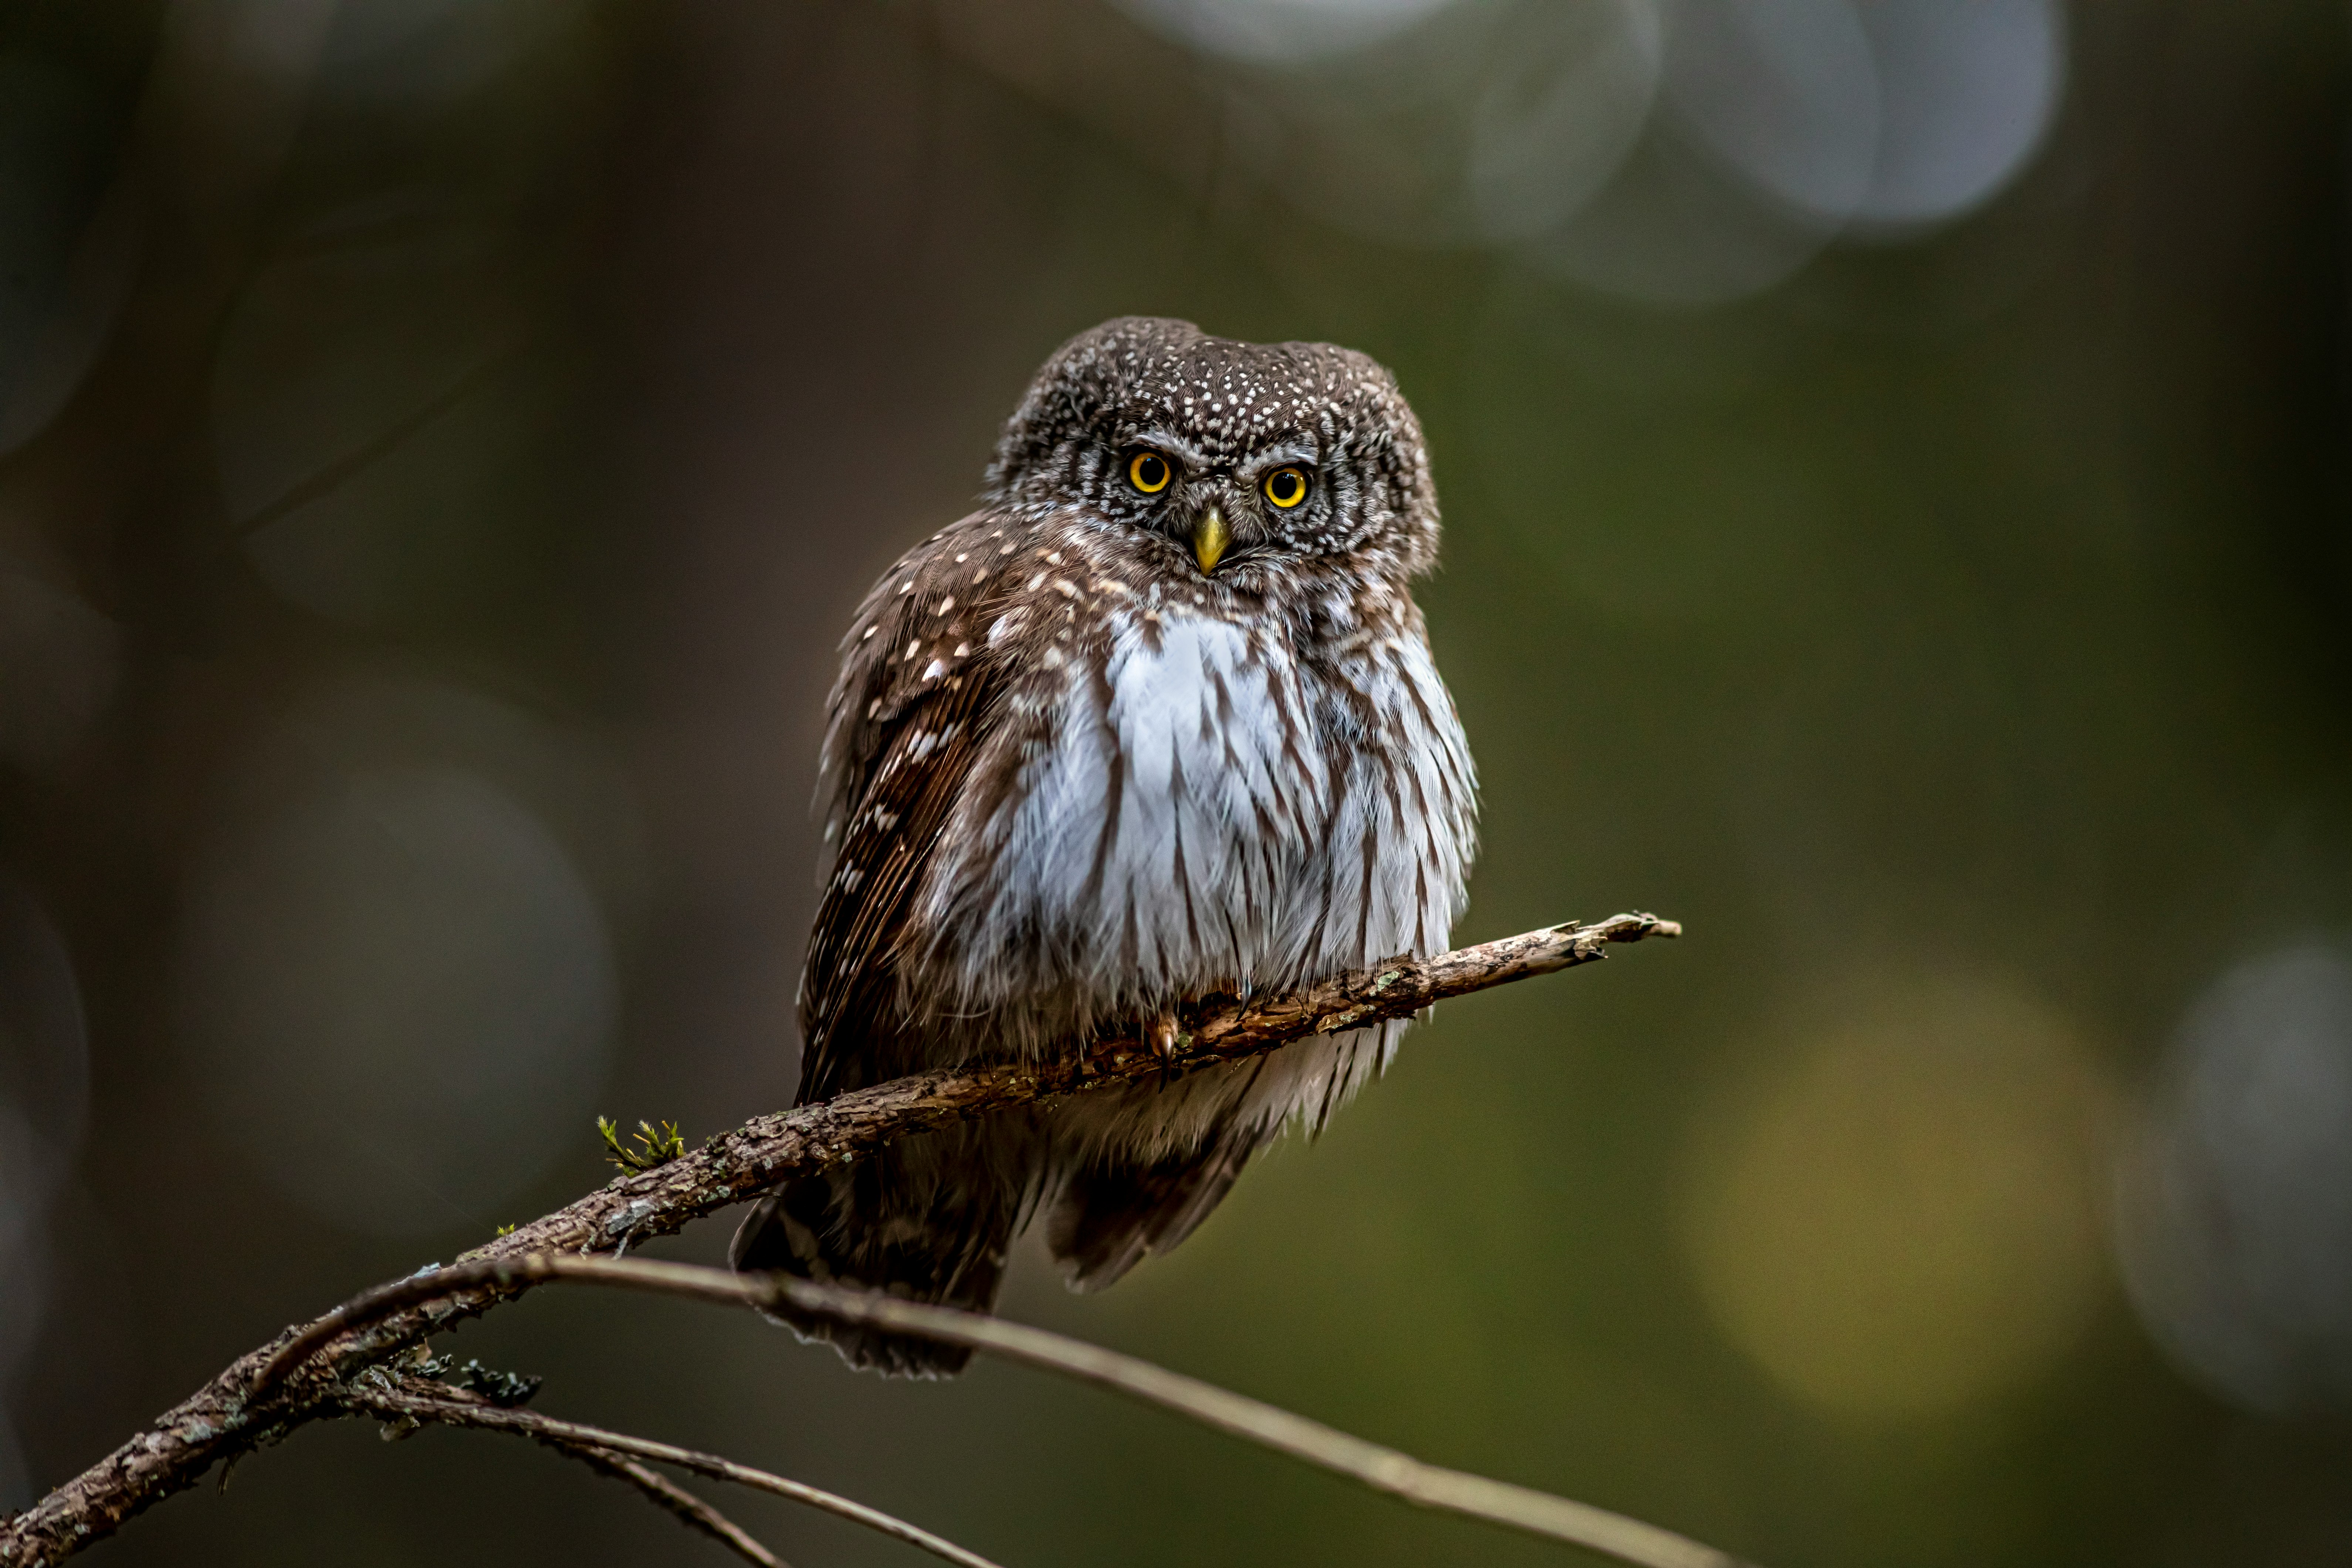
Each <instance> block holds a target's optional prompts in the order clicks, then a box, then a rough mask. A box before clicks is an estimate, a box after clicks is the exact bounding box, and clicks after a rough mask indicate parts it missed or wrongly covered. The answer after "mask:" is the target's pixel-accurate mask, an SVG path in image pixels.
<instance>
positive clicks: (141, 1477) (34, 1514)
mask: <svg viewBox="0 0 2352 1568" xmlns="http://www.w3.org/2000/svg"><path fill="white" fill-rule="evenodd" d="M1681 931H1682V928H1681V927H1680V926H1678V925H1676V924H1675V922H1673V921H1662V920H1659V919H1657V918H1656V917H1655V916H1653V915H1643V914H1625V915H1617V916H1613V917H1612V918H1611V919H1609V920H1605V921H1600V922H1598V923H1597V924H1593V925H1578V924H1574V923H1570V924H1566V925H1559V926H1553V927H1549V928H1547V929H1545V930H1542V931H1529V932H1528V933H1526V934H1525V935H1522V936H1515V937H1507V938H1505V939H1504V940H1502V941H1500V942H1485V943H1482V944H1480V945H1478V946H1475V947H1467V948H1460V949H1457V950H1455V951H1454V952H1445V953H1440V954H1439V955H1438V956H1436V957H1434V958H1430V959H1419V960H1416V959H1409V958H1397V959H1392V960H1391V961H1389V962H1388V963H1381V964H1377V965H1375V966H1373V967H1371V968H1370V969H1363V970H1357V971H1354V972H1352V973H1348V974H1344V975H1340V976H1339V977H1337V978H1335V979H1332V980H1328V981H1325V982H1322V983H1321V984H1316V985H1313V986H1309V987H1307V989H1306V990H1304V991H1300V992H1297V993H1292V994H1284V995H1279V996H1264V997H1256V998H1252V999H1249V1000H1245V1001H1244V1000H1238V999H1234V998H1230V997H1224V998H1210V999H1207V1000H1205V1001H1203V1002H1202V1003H1200V1004H1198V1005H1193V1006H1190V1007H1187V1008H1185V1009H1183V1010H1182V1011H1181V1014H1180V1016H1179V1027H1180V1033H1179V1035H1178V1037H1177V1042H1176V1046H1175V1048H1174V1049H1173V1051H1172V1052H1171V1053H1170V1054H1169V1055H1168V1056H1166V1057H1164V1058H1163V1057H1160V1056H1158V1055H1155V1054H1154V1053H1153V1052H1152V1050H1151V1049H1150V1047H1148V1046H1147V1045H1146V1044H1145V1042H1144V1041H1143V1040H1142V1039H1141V1038H1140V1037H1133V1036H1122V1037H1114V1038H1109V1039H1106V1040H1101V1041H1097V1042H1096V1043H1094V1044H1093V1045H1092V1046H1091V1047H1090V1048H1089V1049H1088V1050H1087V1052H1086V1053H1085V1054H1084V1055H1078V1054H1076V1053H1073V1054H1072V1055H1071V1056H1069V1057H1066V1058H1054V1059H1049V1060H1041V1061H1027V1062H1010V1063H993V1064H988V1065H982V1066H973V1067H964V1068H945V1069H941V1070H940V1071H936V1072H929V1073H922V1074H919V1075H916V1076H914V1077H911V1078H904V1079H896V1080H894V1081H892V1082H890V1083H885V1084H877V1085H876V1086H875V1087H873V1088H871V1089H859V1090H856V1091H855V1092H853V1093H850V1094H845V1095H842V1096H840V1097H839V1098H837V1099H835V1100H827V1101H825V1102H824V1103H823V1104H820V1105H806V1106H802V1107H799V1108H798V1109H796V1110H790V1111H785V1112H782V1113H779V1114H776V1115H771V1116H762V1117H757V1118H755V1119H753V1120H752V1121H749V1122H746V1123H745V1124H744V1125H743V1126H741V1127H740V1128H738V1129H736V1130H735V1131H731V1132H727V1133H722V1134H720V1135H719V1136H717V1137H714V1138H712V1139H710V1140H709V1142H706V1143H704V1145H703V1146H702V1147H701V1148H700V1149H699V1150H697V1151H694V1152H690V1153H688V1154H687V1155H685V1156H684V1157H682V1158H680V1159H677V1160H673V1161H671V1162H669V1163H666V1164H663V1165H659V1166H657V1167H656V1168H654V1169H652V1170H649V1171H642V1172H635V1173H628V1174H625V1175H623V1176H620V1177H618V1178H616V1179H614V1181H612V1182H610V1183H607V1184H605V1185H604V1188H603V1189H601V1190H600V1191H597V1192H594V1193H592V1194H588V1195H587V1196H586V1197H583V1198H582V1199H580V1200H579V1201H578V1202H576V1203H573V1204H571V1205H568V1206H566V1207H564V1208H562V1209H559V1210H557V1211H556V1212H555V1213H553V1214H551V1215H546V1216H544V1217H542V1218H541V1219H537V1220H533V1221H532V1222H531V1223H530V1224H529V1225H526V1226H521V1227H520V1228H519V1229H517V1230H515V1231H512V1232H510V1233H509V1234H508V1235H506V1236H502V1237H499V1238H498V1239H497V1240H495V1241H493V1242H491V1243H490V1244H489V1245H488V1246H486V1247H480V1248H478V1249H476V1250H475V1251H473V1252H470V1253H468V1254H467V1255H466V1258H467V1260H481V1261H489V1260H499V1259H505V1260H510V1261H514V1260H520V1259H521V1258H526V1257H530V1256H532V1255H543V1254H554V1253H571V1254H593V1253H599V1252H611V1251H613V1250H614V1249H615V1248H617V1247H621V1246H623V1245H625V1244H634V1243H635V1242H637V1241H641V1240H644V1239H646V1238H648V1237H658V1236H668V1235H672V1234H674V1233H676V1232H677V1231H678V1230H680V1229H682V1228H683V1227H684V1226H687V1225H688V1224H689V1223H691V1222H692V1221H694V1220H697V1219H699V1218H702V1217H703V1216H705V1215H709V1214H713V1213H716V1212H717V1211H719V1210H720V1209H723V1208H726V1207H728V1206H730V1205H734V1204H738V1203H741V1202H745V1201H748V1200H750V1199H751V1198H755V1197H758V1196H760V1195H761V1194H765V1193H766V1192H768V1191H770V1190H771V1189H772V1188H774V1187H776V1186H779V1185H781V1184H783V1183H784V1182H786V1181H789V1180H792V1179H793V1178H795V1177H800V1176H806V1175H814V1174H816V1173H820V1172H824V1171H827V1170H831V1169H833V1168H835V1166H838V1165H841V1164H845V1163H848V1162H850V1161H853V1160H856V1159H858V1158H860V1157H862V1156H864V1155H866V1154H869V1153H871V1152H874V1151H875V1150H877V1149H880V1148H883V1147H885V1146H887V1145H888V1144H890V1143H892V1142H897V1141H898V1140H899V1139H901V1138H906V1137H909V1136H912V1135H914V1134H917V1133H921V1132H928V1131H934V1130H936V1129H938V1128H940V1127H946V1126H950V1125H951V1124H953V1123H956V1122H960V1121H967V1120H970V1119H971V1118H973V1117H977V1116H982V1115H985V1114H987V1113H989V1112H990V1111H992V1110H998V1109H1000V1108H1003V1107H1007V1106H1015V1105H1025V1104H1030V1103H1033V1102H1034V1101H1036V1100H1045V1099H1051V1098H1055V1097H1059V1096H1066V1095H1077V1094H1086V1093H1089V1092H1096V1091H1098V1090H1099V1089H1102V1088H1104V1087H1106V1086H1108V1085H1113V1084H1121V1083H1129V1082H1135V1081H1139V1080H1144V1079H1163V1078H1167V1077H1172V1076H1177V1075H1181V1074H1182V1073H1185V1072H1188V1071H1192V1070H1194V1069H1196V1068H1202V1067H1207V1066H1210V1065H1213V1064H1214V1063H1218V1062H1229V1061H1237V1060H1241V1059H1244V1058H1249V1057H1253V1056H1257V1055H1261V1054H1263V1053H1265V1052H1266V1051H1270V1050H1273V1049H1276V1047H1281V1046H1284V1045H1287V1044H1289V1043H1290V1042H1292V1041H1294V1040H1300V1039H1304V1038H1306V1037H1308V1036H1310V1035H1317V1034H1327V1033H1332V1032H1336V1031H1339V1030H1342V1029H1350V1028H1358V1027H1361V1026H1365V1025H1368V1024H1374V1023H1379V1022H1381V1021H1383V1020H1385V1019H1389V1018H1402V1017H1405V1016H1410V1015H1411V1014H1413V1013H1416V1012H1419V1011H1420V1010H1422V1009H1423V1008H1425V1007H1428V1006H1431V1005H1433V1004H1435V1003H1438V1002H1441V1001H1444V1000H1445V999H1447V998H1449V997H1454V996H1461V995H1466V994H1469V993H1470V992H1473V991H1481V990H1485V989H1486V988H1487V987H1489V986H1494V985H1501V984H1507V983H1509V982H1512V981H1516V980H1524V979H1527V978H1528V977H1529V976H1531V975H1537V974H1548V973H1552V972H1553V971H1555V970H1560V969H1570V968H1574V967H1576V966H1577V965H1580V964H1584V963H1591V962H1593V961H1595V960H1597V959H1601V958H1604V957H1606V956H1607V955H1608V948H1609V946H1610V944H1612V943H1615V942H1639V941H1642V940H1643V938H1645V937H1653V936H1678V935H1680V934H1681ZM534 1282H535V1281H533V1280H531V1279H528V1278H526V1277H525V1275H524V1274H523V1273H521V1272H518V1273H516V1274H515V1275H514V1276H512V1277H511V1278H509V1279H504V1280H499V1279H492V1280H491V1281H489V1282H488V1283H485V1284H484V1285H482V1286H481V1287H479V1288H478V1289H470V1290H466V1291H461V1292H458V1293H456V1294H454V1295H441V1296H437V1297H432V1298H429V1301H428V1300H427V1299H419V1300H418V1301H417V1302H416V1303H415V1304H414V1305H413V1306H411V1307H410V1308H409V1309H408V1310H403V1311H399V1312H395V1313H394V1314H393V1315H391V1316H389V1317H385V1318H383V1319H382V1320H381V1321H373V1322H372V1323H371V1324H370V1325H369V1326H368V1327H366V1328H364V1329H362V1330H357V1331H351V1332H348V1333H341V1334H340V1337H338V1336H337V1333H336V1332H333V1331H331V1332H330V1333H329V1336H328V1337H329V1339H330V1340H331V1341H332V1343H331V1344H329V1345H328V1346H327V1347H326V1350H327V1353H325V1354H323V1355H321V1356H319V1357H318V1358H317V1359H315V1360H308V1361H306V1363H305V1364H304V1365H302V1366H301V1368H300V1370H299V1372H298V1373H294V1374H293V1375H291V1376H287V1377H285V1378H284V1381H283V1382H282V1384H278V1383H273V1384H270V1385H268V1387H267V1388H266V1390H265V1391H264V1392H261V1393H258V1394H257V1393H256V1389H255V1385H256V1380H257V1378H258V1377H259V1376H260V1375H261V1374H262V1373H263V1372H264V1370H265V1368H268V1367H270V1366H271V1365H272V1363H275V1362H276V1360H277V1357H278V1352H279V1351H280V1349H281V1348H282V1347H284V1346H286V1345H288V1344H289V1343H290V1342H291V1340H292V1339H293V1338H294V1337H295V1336H297V1335H298V1334H302V1335H304V1336H306V1337H307V1335H308V1334H309V1333H310V1332H312V1331H315V1330H316V1329H317V1327H318V1326H317V1325H313V1326H312V1329H311V1330H309V1331H300V1330H293V1329H289V1331H287V1333H286V1334H285V1335H282V1336H280V1338H279V1340H278V1342H275V1343H273V1344H270V1345H265V1346H263V1347H261V1348H260V1349H258V1350H256V1351H253V1352H248V1353H247V1354H246V1355H244V1356H242V1357H240V1358H239V1359H238V1360H237V1361H236V1362H235V1363H232V1364H231V1365H230V1366H229V1367H227V1368H226V1370H224V1371H223V1372H222V1373H219V1375H217V1376H216V1377H215V1378H214V1379H213V1380H212V1381H211V1382H210V1383H209V1384H205V1386H204V1387H203V1388H201V1389H199V1390H197V1391H196V1393H195V1394H193V1395H191V1396H190V1397H189V1398H187V1399H185V1400H183V1401H182V1402H181V1403H180V1404H179V1405H174V1406H173V1408H172V1409H170V1410H168V1411H166V1412H165V1413H164V1414H163V1415H161V1416H159V1417H157V1419H156V1420H155V1421H154V1422H153V1423H152V1425H151V1426H149V1427H148V1428H147V1429H146V1430H145V1431H143V1432H142V1433H140V1434H139V1435H138V1436H134V1437H132V1438H131V1440H130V1441H129V1442H127V1443H125V1444H124V1445H123V1446H122V1447H120V1448H118V1449H116V1450H115V1451H114V1452H113V1453H112V1454H110V1455H108V1456H107V1457H106V1458H103V1459H101V1460H100V1461H99V1462H98V1463H97V1464H95V1465H93V1466H91V1467H90V1468H89V1469H88V1470H85V1471H84V1472H83V1473H82V1474H81V1475H79V1476H77V1477H76V1478H74V1479H72V1480H70V1481H68V1482H67V1483H66V1484H65V1485H64V1486H61V1487H59V1488H58V1489H57V1490H55V1491H53V1492H51V1493H49V1494H48V1495H47V1497H44V1498H42V1499H41V1500H39V1501H37V1502H36V1503H35V1504H34V1505H33V1506H32V1508H30V1509H29V1510H26V1511H25V1512H23V1513H20V1514H17V1515H16V1516H14V1517H12V1518H10V1519H7V1520H5V1521H0V1564H6V1565H8V1568H31V1565H32V1564H36V1563H43V1564H45V1563H55V1562H58V1561H61V1560H62V1559H64V1558H66V1557H68V1556H70V1555H71V1554H72V1553H74V1552H78V1551H79V1550H80V1549H81V1548H82V1547H84V1546H86V1545H88V1544H89V1542H93V1541H97V1540H100V1539H102V1538H103V1537H105V1536H108V1535H110V1534H112V1533H113V1532H114V1531H116V1530H118V1529H120V1528H121V1526H122V1524H123V1523H124V1522H125V1521H128V1520H129V1519H131V1517H132V1516H134V1515H135V1514H138V1513H139V1512H141V1511H142V1510H145V1509H147V1508H149V1507H151V1506H152V1505H153V1504H154V1503H156V1502H158V1501H160V1500H163V1498H166V1497H169V1496H170V1495H172V1494H173V1493H174V1492H177V1491H181V1490H184V1489H186V1488H188V1487H191V1486H194V1484H195V1483H196V1481H197V1480H198V1479H201V1478H202V1477H203V1475H204V1473H205V1470H207V1469H208V1468H211V1467H212V1466H213V1465H214V1464H215V1462H217V1461H219V1460H222V1459H225V1458H232V1457H234V1456H236V1455H237V1454H240V1453H244V1452H246V1451H247V1450H249V1449H251V1448H253V1447H257V1446H258V1445H260V1444H262V1443H265V1442H268V1441H272V1440H275V1439H276V1438H277V1437H278V1436H283V1435H284V1434H285V1433H286V1432H288V1431H289V1430H290V1429H291V1428H292V1427H294V1426H299V1425H300V1424H301V1423H303V1422H306V1421H310V1420H316V1419H320V1418H321V1417H325V1416H331V1415H337V1414H340V1413H341V1409H342V1405H341V1398H342V1396H343V1391H344V1386H345V1384H344V1379H346V1378H347V1377H348V1376H349V1375H350V1374H352V1373H356V1372H357V1371H359V1370H360V1369H361V1368H362V1367H365V1366H367V1365H368V1364H370V1363H373V1362H376V1361H380V1360H382V1359H383V1357H385V1356H386V1355H388V1354H390V1353H392V1352H394V1351H397V1350H401V1349H404V1348H405V1347H407V1346H409V1345H413V1344H415V1343H418V1342H421V1341H423V1340H424V1339H425V1338H426V1337H427V1336H429V1335H431V1334H433V1333H435V1332H437V1331H440V1330H442V1329H444V1328H446V1327H448V1326H449V1325H450V1324H452V1323H454V1322H456V1321H459V1320H462V1319H464V1318H468V1317H472V1316H474V1315H476V1314H478V1313H480V1312H482V1311H484V1310H487V1309H488V1308H489V1307H491V1306H494V1305H496V1304H497V1303H498V1302H499V1301H501V1300H509V1299H511V1298H512V1297H514V1296H516V1295H519V1294H520V1293H521V1292H522V1291H523V1290H524V1289H528V1288H529V1287H530V1284H531V1283H534ZM322 1322H323V1320H322ZM282 1370H283V1369H280V1372H281V1373H282Z"/></svg>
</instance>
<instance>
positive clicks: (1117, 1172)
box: [1045, 1132, 1265, 1292]
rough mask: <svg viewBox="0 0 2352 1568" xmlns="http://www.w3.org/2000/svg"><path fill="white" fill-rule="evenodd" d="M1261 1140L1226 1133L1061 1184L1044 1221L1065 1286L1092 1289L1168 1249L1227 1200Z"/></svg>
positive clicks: (1093, 1169)
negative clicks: (1179, 1150) (1197, 1145)
mask: <svg viewBox="0 0 2352 1568" xmlns="http://www.w3.org/2000/svg"><path fill="white" fill-rule="evenodd" d="M1264 1142H1265V1135H1264V1134H1263V1133H1238V1132H1236V1133H1228V1134H1227V1135H1225V1136H1224V1137H1223V1138H1219V1139H1213V1140H1212V1141H1211V1142H1208V1143H1207V1144H1205V1145H1204V1146H1202V1147H1201V1148H1198V1149H1193V1150H1189V1151H1187V1152H1183V1153H1180V1154H1171V1155H1169V1156H1167V1157H1165V1158H1163V1159H1160V1160H1155V1161H1151V1162H1150V1163H1142V1162H1137V1161H1124V1160H1118V1159H1116V1158H1112V1159H1105V1160H1097V1162H1095V1163H1091V1164H1089V1165H1087V1167H1086V1168H1085V1169H1083V1170H1080V1171H1078V1172H1076V1173H1074V1174H1072V1175H1071V1176H1070V1177H1069V1179H1068V1180H1067V1181H1066V1183H1065V1184H1063V1186H1062V1190H1061V1192H1060V1194H1059V1195H1058V1197H1057V1198H1056V1200H1055V1205H1054V1209H1053V1213H1052V1214H1051V1215H1049V1216H1048V1218H1047V1219H1046V1222H1045V1245H1046V1247H1047V1249H1048V1250H1050V1251H1051V1252H1052V1253H1053V1255H1054V1258H1055V1261H1057V1262H1059V1263H1060V1264H1061V1265H1062V1268H1063V1272H1064V1274H1065V1275H1066V1277H1067V1278H1068V1279H1069V1282H1070V1289H1073V1290H1078V1291H1089V1292H1090V1291H1095V1290H1100V1289H1104V1288H1105V1287H1106V1286H1108V1285H1112V1284H1115V1283H1116V1282H1117V1281H1118V1278H1119V1276H1120V1275H1122V1274H1125V1273H1126V1272H1127V1271H1128V1270H1129V1269H1130V1268H1134V1267H1135V1266H1136V1265H1137V1264H1139V1263H1140V1262H1142V1261H1143V1260H1144V1259H1145V1258H1150V1257H1155V1256H1157V1255H1159V1254H1160V1253H1165V1252H1169V1251H1172V1250H1173V1249H1174V1248H1175V1247H1176V1244H1177V1243H1179V1242H1181V1241H1182V1240H1183V1239H1184V1238H1185V1237H1188V1236H1190V1235H1192V1232H1193V1230H1194V1228H1195V1227H1197V1226H1199V1225H1200V1223H1201V1222H1202V1220H1204V1219H1206V1218H1208V1217H1209V1213H1210V1211H1211V1210H1213V1209H1214V1208H1215V1207H1216V1206H1217V1205H1218V1204H1220V1203H1222V1202H1223V1200H1224V1196H1225V1194H1227V1193H1229V1192H1231V1191H1232V1190H1233V1185H1234V1182H1235V1181H1236V1180H1238V1179H1239V1178H1240V1176H1241V1173H1242V1167H1243V1166H1244V1165H1246V1164H1248V1163H1249V1158H1250V1156H1251V1155H1252V1154H1255V1153H1256V1152H1258V1149H1259V1148H1260V1146H1261V1145H1262V1144H1263V1143H1264Z"/></svg>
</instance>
